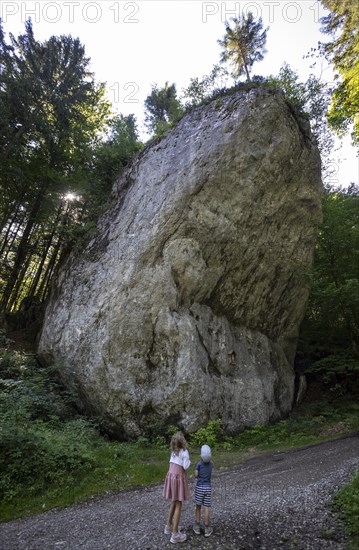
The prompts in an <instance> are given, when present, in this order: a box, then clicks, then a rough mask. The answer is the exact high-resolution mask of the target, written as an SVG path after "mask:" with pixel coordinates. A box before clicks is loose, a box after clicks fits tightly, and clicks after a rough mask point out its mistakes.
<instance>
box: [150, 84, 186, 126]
mask: <svg viewBox="0 0 359 550" xmlns="http://www.w3.org/2000/svg"><path fill="white" fill-rule="evenodd" d="M145 111H146V115H145V123H146V126H147V128H148V130H149V131H150V132H154V133H155V134H156V135H160V134H162V133H163V132H164V131H165V130H166V129H167V128H168V127H169V126H170V125H171V124H173V123H174V122H176V121H177V120H178V119H179V118H180V117H181V116H182V113H183V109H182V106H181V103H180V101H179V99H178V98H177V90H176V85H175V84H171V85H170V84H169V83H168V82H166V84H165V85H164V87H163V88H159V87H158V86H157V84H155V85H154V86H152V90H151V93H150V94H149V95H148V96H147V98H146V100H145Z"/></svg>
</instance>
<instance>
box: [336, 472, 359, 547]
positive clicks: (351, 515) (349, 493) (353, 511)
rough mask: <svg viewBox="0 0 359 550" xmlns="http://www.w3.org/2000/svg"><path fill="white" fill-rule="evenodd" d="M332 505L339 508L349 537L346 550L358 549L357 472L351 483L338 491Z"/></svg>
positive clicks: (358, 500)
mask: <svg viewBox="0 0 359 550" xmlns="http://www.w3.org/2000/svg"><path fill="white" fill-rule="evenodd" d="M334 504H335V505H336V506H337V507H338V508H339V510H340V512H341V516H342V518H343V520H344V525H345V530H346V532H347V534H348V535H349V537H350V542H349V546H348V550H356V549H358V548H359V471H358V472H357V473H356V475H355V476H354V478H353V480H352V481H351V483H349V484H348V485H347V486H346V487H344V488H343V489H341V490H340V491H338V493H337V494H336V495H335V497H334Z"/></svg>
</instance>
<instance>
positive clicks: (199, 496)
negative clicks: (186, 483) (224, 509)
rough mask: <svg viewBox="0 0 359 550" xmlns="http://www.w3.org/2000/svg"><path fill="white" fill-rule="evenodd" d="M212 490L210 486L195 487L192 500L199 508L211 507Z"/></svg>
mask: <svg viewBox="0 0 359 550" xmlns="http://www.w3.org/2000/svg"><path fill="white" fill-rule="evenodd" d="M211 496H212V488H211V486H210V485H196V489H195V493H194V498H195V502H196V504H198V505H199V506H207V507H208V508H210V506H211Z"/></svg>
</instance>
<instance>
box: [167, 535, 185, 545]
mask: <svg viewBox="0 0 359 550" xmlns="http://www.w3.org/2000/svg"><path fill="white" fill-rule="evenodd" d="M186 540H187V535H186V533H180V532H178V533H176V534H174V533H172V536H171V538H170V542H172V544H176V543H177V542H185V541H186Z"/></svg>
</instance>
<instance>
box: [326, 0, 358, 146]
mask: <svg viewBox="0 0 359 550" xmlns="http://www.w3.org/2000/svg"><path fill="white" fill-rule="evenodd" d="M321 2H322V4H323V5H324V6H325V7H326V8H328V9H329V10H331V12H330V13H329V15H327V16H326V17H323V19H322V23H323V29H322V30H323V32H325V33H327V34H329V35H332V37H333V39H332V41H331V42H329V43H327V44H324V50H325V52H326V54H327V56H328V58H329V59H330V61H331V62H332V64H333V65H334V68H335V70H336V71H337V74H336V79H337V80H338V79H340V82H339V84H338V85H337V87H336V89H335V90H334V93H333V101H332V105H331V108H330V111H329V117H328V118H329V122H330V124H331V125H332V127H333V128H334V129H335V130H337V131H338V133H339V134H343V133H345V132H347V130H348V129H349V127H350V125H351V124H352V123H353V124H354V129H353V132H352V138H353V143H355V144H358V143H359V31H358V29H359V5H358V2H356V1H355V0H321Z"/></svg>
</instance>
